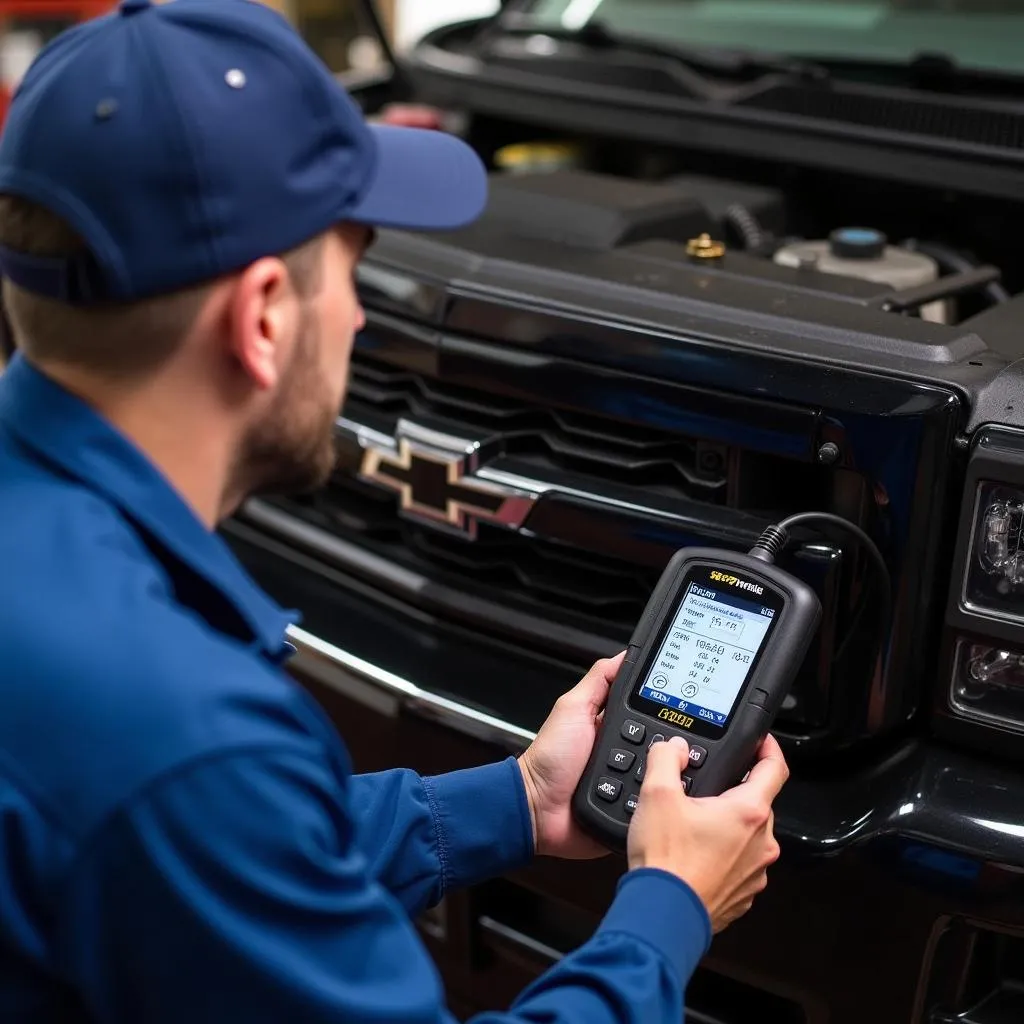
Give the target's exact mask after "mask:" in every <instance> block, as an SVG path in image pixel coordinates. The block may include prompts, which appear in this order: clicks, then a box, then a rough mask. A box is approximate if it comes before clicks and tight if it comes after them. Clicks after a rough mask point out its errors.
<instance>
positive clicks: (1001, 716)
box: [949, 640, 1024, 731]
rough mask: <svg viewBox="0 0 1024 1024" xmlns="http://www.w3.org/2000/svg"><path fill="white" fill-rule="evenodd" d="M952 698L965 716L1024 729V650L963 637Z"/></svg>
mask: <svg viewBox="0 0 1024 1024" xmlns="http://www.w3.org/2000/svg"><path fill="white" fill-rule="evenodd" d="M949 697H950V704H951V705H952V707H953V708H955V709H956V711H958V712H959V713H960V714H961V715H963V716H964V717H965V718H974V719H978V720H980V721H985V722H990V723H992V724H994V725H1000V726H1002V727H1003V728H1009V729H1013V730H1015V731H1024V650H1019V649H1016V648H1013V647H1010V646H1008V645H1007V644H1001V643H1000V644H979V643H973V642H971V641H968V640H959V641H958V642H957V645H956V657H955V661H954V668H953V679H952V685H951V689H950V695H949Z"/></svg>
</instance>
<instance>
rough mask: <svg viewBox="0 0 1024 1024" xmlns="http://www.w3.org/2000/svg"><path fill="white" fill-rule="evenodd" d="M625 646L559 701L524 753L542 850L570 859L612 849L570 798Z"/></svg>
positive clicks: (522, 759)
mask: <svg viewBox="0 0 1024 1024" xmlns="http://www.w3.org/2000/svg"><path fill="white" fill-rule="evenodd" d="M624 657H625V651H623V652H622V654H619V655H618V656H617V657H615V658H609V659H604V660H602V661H599V662H597V663H596V664H595V665H594V667H593V668H592V669H591V670H590V671H589V672H588V673H587V674H586V675H585V676H584V677H583V679H582V681H581V682H580V683H578V684H577V685H576V686H574V687H573V688H572V689H571V690H570V691H569V692H568V693H565V694H563V695H562V696H561V697H559V698H558V701H557V702H556V703H555V706H554V709H553V710H552V712H551V714H550V715H549V716H548V719H547V721H546V722H545V723H544V725H543V726H541V730H540V732H539V733H538V734H537V738H536V739H535V740H534V741H533V743H532V744H531V745H530V748H529V750H527V751H526V753H524V754H523V756H522V757H520V758H519V770H520V771H521V772H522V773H523V783H524V784H525V786H526V796H527V799H528V800H529V803H530V817H531V818H532V820H533V838H534V843H535V846H536V850H537V853H538V854H540V855H542V856H548V857H564V858H566V859H568V860H586V859H590V858H594V857H602V856H604V855H605V854H606V853H607V852H608V851H607V850H605V848H604V847H603V846H601V845H600V844H599V843H597V842H595V841H594V840H593V839H591V838H590V837H589V836H587V835H585V834H584V833H583V832H582V831H580V829H579V827H578V826H577V824H576V822H575V821H574V819H573V816H572V809H571V807H570V803H571V801H572V794H573V791H574V790H575V789H576V784H577V783H578V782H579V781H580V776H581V775H582V774H583V769H584V768H586V766H587V759H588V758H589V757H590V752H591V751H592V750H593V748H594V740H595V739H596V738H597V726H598V721H599V719H600V715H601V710H602V708H603V707H604V705H605V702H606V701H607V699H608V690H609V689H610V687H611V685H612V683H613V682H614V681H615V676H616V675H617V674H618V671H619V668H620V667H621V665H622V659H623V658H624Z"/></svg>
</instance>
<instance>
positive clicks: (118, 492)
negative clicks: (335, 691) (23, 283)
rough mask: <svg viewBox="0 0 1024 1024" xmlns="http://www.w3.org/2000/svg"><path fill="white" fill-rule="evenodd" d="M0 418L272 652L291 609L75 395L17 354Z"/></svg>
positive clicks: (4, 378) (0, 393)
mask: <svg viewBox="0 0 1024 1024" xmlns="http://www.w3.org/2000/svg"><path fill="white" fill-rule="evenodd" d="M0 424H2V425H3V426H5V427H6V428H7V429H8V430H9V431H11V433H13V434H14V435H16V436H17V438H18V439H19V440H20V441H21V442H22V444H24V445H25V446H26V447H28V448H30V449H32V450H33V451H34V452H36V453H37V454H38V455H40V456H42V457H43V458H44V459H45V460H47V461H48V462H50V463H53V464H55V465H57V466H58V467H60V469H62V470H63V471H64V472H65V473H67V474H68V475H70V476H72V477H74V478H75V479H77V480H79V481H80V482H82V483H83V484H85V485H86V486H87V487H89V488H90V489H92V490H94V491H96V492H98V493H99V494H102V495H103V496H104V497H106V498H107V499H108V500H109V501H111V502H112V503H113V504H114V505H116V506H117V507H118V508H119V509H120V510H121V512H122V513H124V514H125V515H126V516H127V517H128V518H130V519H133V520H135V521H136V522H137V523H139V524H140V525H141V526H142V527H143V528H144V529H145V530H147V531H148V532H149V533H151V534H152V535H153V536H154V537H155V538H156V539H157V540H158V541H159V542H160V544H162V545H163V546H164V547H166V548H167V549H168V550H169V551H170V552H171V554H172V555H173V556H174V557H175V558H177V559H178V560H179V561H181V562H182V563H184V565H185V566H186V567H187V568H188V569H189V570H190V571H191V572H193V573H194V574H196V575H197V576H199V577H201V578H202V579H204V580H205V581H206V582H207V583H208V584H210V585H211V586H213V587H214V588H215V589H216V590H217V591H218V592H219V593H220V594H221V595H222V596H223V597H224V598H225V599H226V600H227V601H228V602H229V603H230V604H231V606H232V607H233V608H234V609H235V610H236V611H237V612H238V614H239V615H240V616H241V618H242V619H243V621H244V622H245V623H246V625H247V626H248V627H249V628H250V630H251V631H252V634H253V636H254V638H255V639H256V640H257V642H258V643H259V644H260V646H261V648H262V649H263V651H264V652H265V653H266V654H268V655H270V656H271V657H273V658H277V657H280V656H281V655H282V654H283V653H286V652H287V650H288V649H289V645H286V644H285V642H284V633H285V630H286V629H287V627H288V625H289V624H291V623H292V622H294V621H295V620H296V619H297V617H298V616H297V613H295V612H285V611H283V610H282V609H281V608H280V607H279V606H278V605H276V604H275V603H274V602H273V601H271V599H270V598H269V597H268V596H267V595H266V594H265V593H264V592H263V591H262V590H261V589H260V588H259V587H258V586H257V584H256V583H255V582H254V581H253V580H252V579H251V578H250V577H249V576H248V574H247V573H246V572H245V570H244V569H243V568H242V566H241V565H240V564H239V562H238V560H237V559H236V558H235V556H234V554H232V552H231V550H230V548H228V546H227V544H225V542H224V541H223V540H222V539H221V538H220V537H219V536H218V535H217V534H216V533H213V532H211V531H210V530H209V529H207V527H206V526H205V525H204V523H203V522H202V521H201V520H200V519H199V518H198V516H197V515H196V514H195V513H194V512H193V510H192V509H191V508H190V507H189V505H188V504H187V503H186V502H185V501H184V499H183V498H182V497H181V496H180V495H179V494H178V492H177V491H176V490H175V489H174V488H173V487H172V486H171V484H170V483H169V481H168V480H167V479H166V478H165V477H164V476H163V474H162V473H161V472H160V471H159V470H158V469H157V467H156V466H154V465H153V463H152V462H151V461H150V460H149V459H148V458H147V457H146V456H145V455H144V454H143V453H142V452H141V451H140V450H139V449H138V448H137V447H136V446H135V445H134V444H132V442H131V441H129V440H128V439H127V438H126V437H125V436H124V435H123V434H121V433H120V432H119V431H117V430H116V429H115V428H114V427H113V426H112V425H111V424H110V423H108V422H107V421H106V420H105V419H103V418H102V417H101V416H99V415H98V414H97V413H96V412H94V411H93V410H92V409H91V408H90V407H89V406H88V405H86V404H85V403H84V402H83V401H81V400H80V399H79V398H77V397H75V396H74V395H72V394H71V393H70V392H68V391H67V390H65V389H64V388H62V387H60V386H59V385H58V384H56V383H55V382H54V381H52V380H50V379H49V378H48V377H46V376H45V375H44V374H42V373H41V372H40V371H39V370H37V369H35V368H34V367H33V366H32V365H31V364H30V363H29V362H28V361H27V360H26V359H25V358H24V357H23V356H21V355H15V357H14V358H13V359H12V360H11V362H10V363H9V364H8V367H7V369H6V370H5V371H4V372H3V373H2V374H0Z"/></svg>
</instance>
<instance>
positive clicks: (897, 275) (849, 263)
mask: <svg viewBox="0 0 1024 1024" xmlns="http://www.w3.org/2000/svg"><path fill="white" fill-rule="evenodd" d="M774 258H775V262H776V263H778V264H781V265H782V266H784V267H794V268H807V269H813V270H818V271H820V272H821V273H823V274H840V275H842V276H844V277H859V278H862V279H863V280H866V281H875V282H878V283H880V284H887V285H889V286H890V287H891V288H895V289H903V288H913V287H914V286H915V285H919V284H925V283H926V282H927V281H934V280H935V279H936V278H937V277H938V276H939V265H938V264H937V263H936V262H935V260H933V259H932V258H931V257H930V256H925V255H924V253H920V252H911V250H910V249H901V248H900V247H898V246H895V245H889V244H888V242H887V239H886V237H885V235H884V234H882V232H881V231H875V230H874V228H839V229H838V230H836V231H833V232H832V234H831V235H830V236H829V237H828V239H826V240H821V241H817V240H815V241H806V242H793V243H792V244H790V245H784V246H782V248H780V249H779V251H778V252H776V254H775V257H774ZM921 318H922V319H923V320H932V321H934V322H936V323H947V322H948V321H949V309H948V307H947V304H946V303H945V302H942V301H939V302H932V303H929V304H928V305H927V306H922V307H921Z"/></svg>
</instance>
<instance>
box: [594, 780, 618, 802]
mask: <svg viewBox="0 0 1024 1024" xmlns="http://www.w3.org/2000/svg"><path fill="white" fill-rule="evenodd" d="M594 792H595V793H596V794H597V795H598V796H599V797H600V798H601V799H602V800H607V801H608V803H610V804H613V803H615V801H616V800H618V799H619V793H621V792H622V783H621V782H619V781H617V780H616V779H609V778H602V779H598V780H597V785H596V786H595V787H594Z"/></svg>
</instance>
